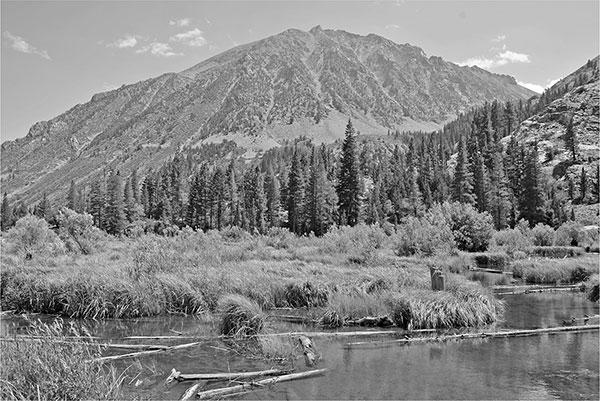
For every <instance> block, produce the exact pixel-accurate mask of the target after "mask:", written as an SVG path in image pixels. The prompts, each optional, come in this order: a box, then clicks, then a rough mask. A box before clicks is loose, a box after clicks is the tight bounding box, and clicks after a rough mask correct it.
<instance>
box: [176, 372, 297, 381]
mask: <svg viewBox="0 0 600 401" xmlns="http://www.w3.org/2000/svg"><path fill="white" fill-rule="evenodd" d="M291 372H292V371H291V370H280V369H269V370H257V371H254V372H227V373H190V374H186V373H181V372H178V371H177V370H175V369H172V370H171V374H170V375H169V377H167V380H166V384H169V383H171V382H172V381H173V380H175V381H178V382H183V381H187V380H237V379H247V378H250V377H258V376H279V375H285V374H288V373H291Z"/></svg>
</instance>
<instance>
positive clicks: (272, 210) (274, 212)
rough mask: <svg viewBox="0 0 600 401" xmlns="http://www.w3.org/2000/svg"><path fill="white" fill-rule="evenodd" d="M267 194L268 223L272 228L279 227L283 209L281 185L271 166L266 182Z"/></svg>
mask: <svg viewBox="0 0 600 401" xmlns="http://www.w3.org/2000/svg"><path fill="white" fill-rule="evenodd" d="M266 193H267V221H268V222H269V225H270V226H272V227H278V226H279V210H280V207H281V194H280V185H279V180H278V179H277V176H276V175H275V173H274V172H273V166H271V165H269V169H268V171H267V182H266Z"/></svg>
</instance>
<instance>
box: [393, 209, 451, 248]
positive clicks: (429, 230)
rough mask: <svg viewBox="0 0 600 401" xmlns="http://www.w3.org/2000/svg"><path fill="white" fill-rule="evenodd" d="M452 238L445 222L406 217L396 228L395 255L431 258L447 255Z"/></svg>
mask: <svg viewBox="0 0 600 401" xmlns="http://www.w3.org/2000/svg"><path fill="white" fill-rule="evenodd" d="M454 246H455V244H454V237H453V235H452V232H451V231H450V227H448V225H447V224H446V222H445V221H443V220H442V221H439V220H438V221H437V222H435V223H434V222H432V221H430V219H428V218H426V217H421V218H417V217H408V218H407V219H406V220H405V221H404V223H403V224H402V225H401V226H400V227H399V228H398V232H397V246H396V253H397V254H398V255H399V256H410V255H420V256H431V255H434V254H443V253H449V252H450V250H451V249H452V248H454Z"/></svg>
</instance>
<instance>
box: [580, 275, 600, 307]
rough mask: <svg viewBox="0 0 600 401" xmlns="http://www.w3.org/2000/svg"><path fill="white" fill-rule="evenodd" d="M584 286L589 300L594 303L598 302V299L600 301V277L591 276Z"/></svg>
mask: <svg viewBox="0 0 600 401" xmlns="http://www.w3.org/2000/svg"><path fill="white" fill-rule="evenodd" d="M584 286H585V287H584V290H585V292H586V293H587V298H588V299H589V300H590V301H592V302H598V299H600V275H599V274H598V273H596V274H594V275H592V276H590V277H589V278H588V279H587V281H586V282H585V283H584Z"/></svg>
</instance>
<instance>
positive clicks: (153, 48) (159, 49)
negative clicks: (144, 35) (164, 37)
mask: <svg viewBox="0 0 600 401" xmlns="http://www.w3.org/2000/svg"><path fill="white" fill-rule="evenodd" d="M135 52H136V53H137V54H142V53H148V52H149V53H150V54H152V55H153V56H158V57H173V56H182V55H183V53H175V52H174V51H173V49H172V48H171V45H169V44H168V43H160V42H152V43H150V44H149V45H147V46H144V47H141V48H139V49H138V50H136V51H135Z"/></svg>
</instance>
